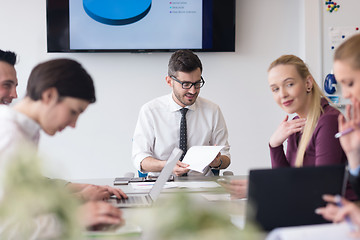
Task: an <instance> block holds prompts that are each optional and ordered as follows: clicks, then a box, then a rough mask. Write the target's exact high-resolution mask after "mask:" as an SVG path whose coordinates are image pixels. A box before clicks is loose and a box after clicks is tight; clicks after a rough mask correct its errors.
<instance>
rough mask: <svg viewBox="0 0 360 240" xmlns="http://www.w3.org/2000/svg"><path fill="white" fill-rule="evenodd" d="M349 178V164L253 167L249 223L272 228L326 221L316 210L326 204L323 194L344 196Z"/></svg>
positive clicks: (250, 175)
mask: <svg viewBox="0 0 360 240" xmlns="http://www.w3.org/2000/svg"><path fill="white" fill-rule="evenodd" d="M346 181H347V176H346V168H345V165H332V166H319V167H301V168H278V169H263V170H251V171H250V174H249V187H248V206H247V210H246V224H248V223H249V222H252V221H254V222H256V223H258V224H259V226H260V227H262V228H263V229H264V230H265V231H271V230H272V229H274V228H277V227H287V226H299V225H310V224H320V223H326V222H327V221H326V220H324V219H323V217H322V216H320V215H317V214H315V209H316V208H318V207H322V206H325V205H326V203H325V202H324V201H323V200H322V195H323V194H333V195H335V194H339V195H343V193H344V191H345V186H346ZM249 220H250V221H249Z"/></svg>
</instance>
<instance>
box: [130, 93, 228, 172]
mask: <svg viewBox="0 0 360 240" xmlns="http://www.w3.org/2000/svg"><path fill="white" fill-rule="evenodd" d="M181 108H182V107H181V106H180V105H178V104H177V103H176V102H175V101H174V100H173V98H172V94H169V95H165V96H162V97H159V98H156V99H154V100H152V101H150V102H148V103H146V104H145V105H143V106H142V108H141V110H140V113H139V118H138V121H137V125H136V128H135V133H134V137H133V147H132V160H133V163H134V165H135V167H136V169H137V170H139V171H141V168H140V163H141V161H142V160H143V159H144V158H146V157H153V158H156V159H159V160H167V159H168V158H169V156H170V154H171V152H172V150H173V149H174V147H179V140H180V120H181V113H180V111H179V110H180V109H181ZM187 108H189V110H188V112H187V113H186V122H187V146H188V148H190V147H192V146H213V145H217V146H222V145H224V146H225V147H224V148H223V149H222V150H221V154H222V155H226V156H228V157H229V158H230V153H229V150H230V146H229V143H228V131H227V128H226V123H225V120H224V117H223V115H222V113H221V110H220V108H219V106H218V105H216V104H214V103H212V102H210V101H208V100H206V99H204V98H201V97H198V98H197V99H196V101H195V103H194V104H193V105H191V106H187ZM206 173H207V172H205V173H204V174H206Z"/></svg>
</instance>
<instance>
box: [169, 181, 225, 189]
mask: <svg viewBox="0 0 360 240" xmlns="http://www.w3.org/2000/svg"><path fill="white" fill-rule="evenodd" d="M174 183H175V184H176V186H177V187H178V188H194V189H197V188H218V187H221V186H220V185H219V184H218V183H216V182H213V181H197V182H193V181H184V182H174Z"/></svg>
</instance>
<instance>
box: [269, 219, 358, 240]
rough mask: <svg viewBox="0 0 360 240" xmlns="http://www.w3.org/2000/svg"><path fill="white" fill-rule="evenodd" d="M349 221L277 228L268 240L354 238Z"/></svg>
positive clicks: (345, 239)
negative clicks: (351, 235) (351, 234)
mask: <svg viewBox="0 0 360 240" xmlns="http://www.w3.org/2000/svg"><path fill="white" fill-rule="evenodd" d="M350 231H351V229H350V226H349V224H348V223H345V222H344V223H340V224H333V223H327V224H317V225H309V226H299V227H283V228H277V229H275V230H273V231H272V232H270V234H269V235H268V236H267V238H266V240H319V239H326V240H339V239H341V240H350V239H352V240H354V238H351V237H350V235H349V234H350Z"/></svg>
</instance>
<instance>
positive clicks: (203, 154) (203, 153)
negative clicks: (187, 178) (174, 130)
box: [182, 146, 224, 172]
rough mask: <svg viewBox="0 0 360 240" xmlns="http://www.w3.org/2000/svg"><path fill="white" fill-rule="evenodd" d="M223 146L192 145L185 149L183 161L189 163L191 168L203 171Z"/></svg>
mask: <svg viewBox="0 0 360 240" xmlns="http://www.w3.org/2000/svg"><path fill="white" fill-rule="evenodd" d="M223 147H224V146H193V147H191V148H190V149H189V150H187V152H186V155H185V157H184V159H183V161H182V162H183V163H186V164H189V165H190V166H189V167H188V168H189V169H191V170H195V171H197V172H203V171H204V168H205V167H207V166H208V165H209V164H210V163H211V162H212V161H213V160H214V159H215V157H216V156H217V155H218V153H219V152H220V150H221V149H222V148H223Z"/></svg>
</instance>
